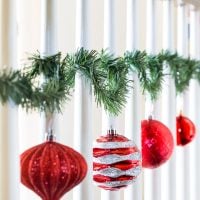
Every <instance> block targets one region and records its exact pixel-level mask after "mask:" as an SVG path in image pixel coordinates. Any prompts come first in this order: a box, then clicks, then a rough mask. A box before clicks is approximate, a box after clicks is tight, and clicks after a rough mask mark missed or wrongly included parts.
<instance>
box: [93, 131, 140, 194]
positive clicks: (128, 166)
mask: <svg viewBox="0 0 200 200" xmlns="http://www.w3.org/2000/svg"><path fill="white" fill-rule="evenodd" d="M141 168H142V167H141V153H140V151H139V150H138V148H137V147H136V145H135V144H134V143H133V141H131V140H129V139H127V138H126V137H124V136H122V135H118V134H116V132H115V131H114V130H110V131H109V133H108V134H107V135H106V136H101V137H100V138H98V139H97V140H96V142H95V145H94V147H93V180H94V182H95V183H96V184H97V185H98V186H99V187H100V188H103V189H105V190H118V189H120V188H124V187H126V186H127V185H129V184H131V183H133V182H134V181H135V179H136V178H137V176H138V175H139V174H140V172H141Z"/></svg>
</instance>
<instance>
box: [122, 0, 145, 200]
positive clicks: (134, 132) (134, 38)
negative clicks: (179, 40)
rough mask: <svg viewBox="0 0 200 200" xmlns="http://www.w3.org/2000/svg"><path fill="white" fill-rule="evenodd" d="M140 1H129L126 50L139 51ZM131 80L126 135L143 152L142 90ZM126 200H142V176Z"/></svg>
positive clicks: (126, 193)
mask: <svg viewBox="0 0 200 200" xmlns="http://www.w3.org/2000/svg"><path fill="white" fill-rule="evenodd" d="M138 10H139V1H138V0H127V19H126V20H127V29H126V49H127V50H128V51H133V50H135V49H138V40H139V37H138V36H139V30H138V28H139V27H138V14H139V13H138ZM129 78H130V80H133V81H134V89H130V91H129V95H128V98H127V104H126V109H125V135H126V136H127V137H128V138H129V139H131V140H133V141H134V142H135V143H136V145H137V146H138V148H139V149H140V150H141V134H140V133H141V130H140V123H141V108H140V102H141V95H140V93H141V90H140V85H139V81H138V77H137V74H134V73H131V72H130V73H129ZM124 199H126V200H132V199H135V200H142V174H141V175H140V176H139V177H138V178H137V180H136V183H134V184H133V185H131V186H129V187H128V188H126V190H124Z"/></svg>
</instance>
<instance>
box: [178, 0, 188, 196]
mask: <svg viewBox="0 0 200 200" xmlns="http://www.w3.org/2000/svg"><path fill="white" fill-rule="evenodd" d="M177 15H178V16H177V18H178V22H177V26H178V27H177V31H178V33H177V34H178V35H177V51H178V53H179V54H180V55H182V56H184V57H187V56H188V50H189V49H188V21H187V6H186V5H185V4H184V3H183V2H182V1H181V0H180V1H179V4H178V11H177ZM181 104H182V105H183V106H182V105H181ZM188 105H189V93H188V91H186V92H184V94H183V95H182V96H179V98H177V108H178V110H177V111H178V112H180V110H183V114H184V115H186V116H188V114H189V109H188ZM181 107H182V108H181ZM177 155H178V156H177V179H178V180H179V187H178V188H177V199H183V200H188V199H190V197H189V196H190V171H189V170H190V164H189V163H190V147H189V146H188V145H187V146H185V147H182V148H181V147H179V149H178V152H177Z"/></svg>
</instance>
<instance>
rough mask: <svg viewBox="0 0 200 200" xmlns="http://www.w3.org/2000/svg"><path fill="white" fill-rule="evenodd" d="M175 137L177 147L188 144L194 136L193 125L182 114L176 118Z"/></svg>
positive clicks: (194, 129)
mask: <svg viewBox="0 0 200 200" xmlns="http://www.w3.org/2000/svg"><path fill="white" fill-rule="evenodd" d="M176 135H177V145H180V146H184V145H186V144H188V143H190V142H191V141H192V140H193V139H194V137H195V135H196V128H195V125H194V123H193V122H192V121H191V120H190V119H189V118H187V117H185V116H183V115H182V114H180V115H179V116H178V117H176Z"/></svg>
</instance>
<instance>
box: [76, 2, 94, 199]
mask: <svg viewBox="0 0 200 200" xmlns="http://www.w3.org/2000/svg"><path fill="white" fill-rule="evenodd" d="M88 9H89V3H88V0H77V1H76V44H75V45H76V48H77V49H79V48H81V47H84V48H88V42H89V41H88V33H89V29H88V27H89V26H88V11H89V10H88ZM92 140H93V138H92V88H91V84H90V83H88V82H86V79H85V78H84V77H82V76H81V74H79V73H78V74H76V78H75V92H74V148H75V149H76V150H77V151H79V152H80V153H81V154H82V155H83V156H84V157H85V159H86V160H87V164H88V173H87V176H86V178H85V179H84V181H83V182H82V183H81V184H80V185H78V186H77V187H76V188H75V189H74V190H73V199H75V200H93V199H94V198H93V192H92V190H91V187H92V185H93V184H92Z"/></svg>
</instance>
